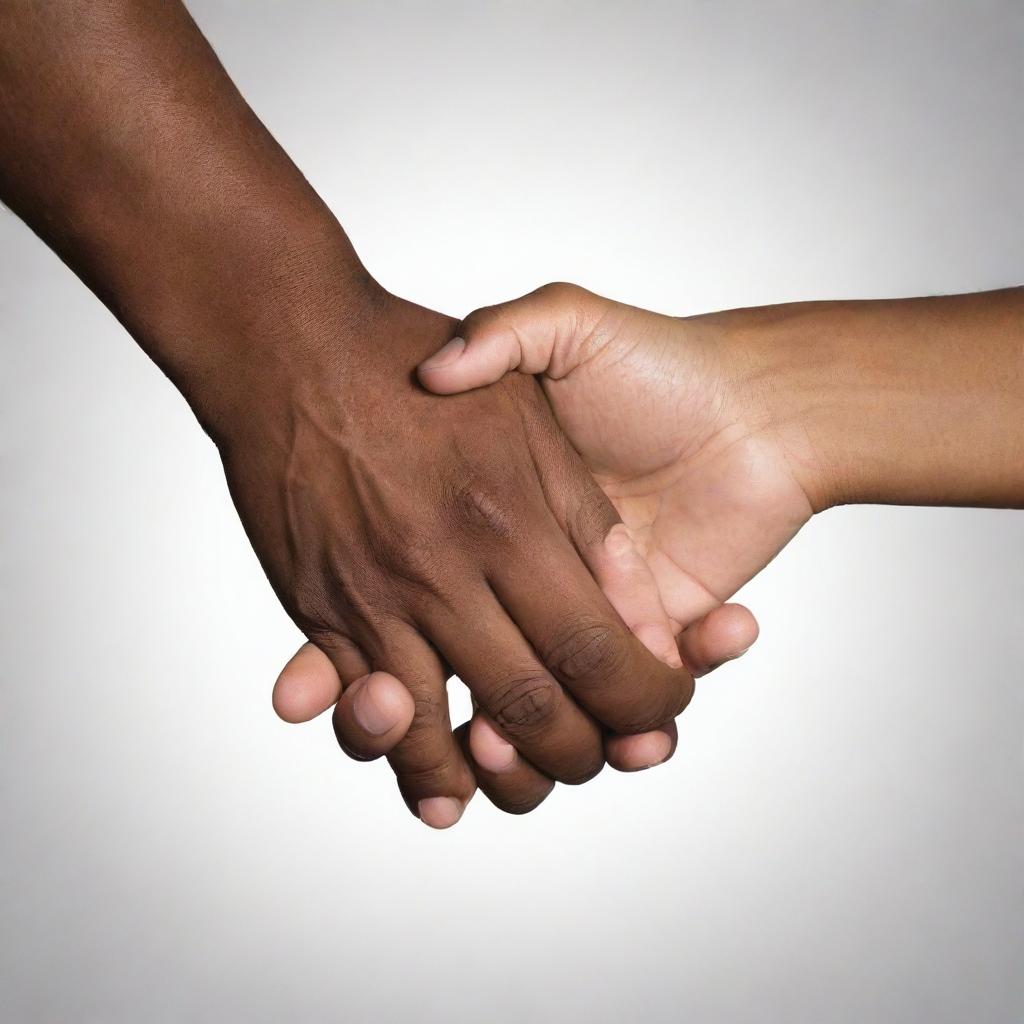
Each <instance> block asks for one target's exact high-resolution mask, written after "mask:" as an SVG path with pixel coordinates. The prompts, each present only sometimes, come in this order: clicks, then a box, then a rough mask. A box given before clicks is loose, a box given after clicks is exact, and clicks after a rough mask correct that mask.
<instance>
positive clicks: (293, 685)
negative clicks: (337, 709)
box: [271, 643, 341, 725]
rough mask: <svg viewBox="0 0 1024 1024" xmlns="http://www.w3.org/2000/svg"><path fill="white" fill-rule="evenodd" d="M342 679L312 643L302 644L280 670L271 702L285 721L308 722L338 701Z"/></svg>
mask: <svg viewBox="0 0 1024 1024" xmlns="http://www.w3.org/2000/svg"><path fill="white" fill-rule="evenodd" d="M340 696H341V680H340V679H339V677H338V673H337V671H336V670H335V668H334V666H333V665H332V664H331V661H330V659H329V658H328V657H327V656H326V655H325V654H324V653H323V651H321V650H320V649H319V648H317V647H314V646H313V645H312V644H309V643H307V644H303V645H302V647H300V648H299V649H298V651H296V652H295V654H293V655H292V657H291V658H290V659H289V661H288V663H287V664H286V665H285V666H284V668H283V669H281V674H280V675H279V676H278V677H277V681H276V682H275V683H274V690H273V694H272V696H271V702H272V704H273V707H274V711H275V713H276V714H277V716H278V718H280V719H281V720H282V721H284V722H288V723H290V724H293V725H298V724H300V723H302V722H309V721H311V720H312V719H314V718H316V717H317V716H318V715H321V714H323V713H324V712H325V711H326V710H327V709H328V708H330V707H332V706H333V705H334V704H336V703H337V702H338V698H339V697H340Z"/></svg>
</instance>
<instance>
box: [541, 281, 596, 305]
mask: <svg viewBox="0 0 1024 1024" xmlns="http://www.w3.org/2000/svg"><path fill="white" fill-rule="evenodd" d="M535 294H537V295H542V296H543V297H544V298H546V299H552V300H553V301H555V302H578V301H579V300H580V298H581V297H582V296H583V295H585V294H586V289H584V288H581V287H580V286H579V285H578V284H571V283H570V282H568V281H548V283H547V284H542V285H541V286H540V287H539V288H538V289H537V291H536V293H535Z"/></svg>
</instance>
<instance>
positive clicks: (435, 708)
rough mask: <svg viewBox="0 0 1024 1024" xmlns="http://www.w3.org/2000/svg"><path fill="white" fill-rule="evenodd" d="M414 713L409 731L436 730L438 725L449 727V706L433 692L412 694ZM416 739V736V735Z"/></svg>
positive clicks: (411, 732)
mask: <svg viewBox="0 0 1024 1024" xmlns="http://www.w3.org/2000/svg"><path fill="white" fill-rule="evenodd" d="M412 702H413V713H412V724H411V725H410V726H409V733H410V735H412V734H413V733H414V731H416V732H418V731H420V730H434V729H437V728H438V727H445V728H447V727H448V725H449V720H448V706H447V702H445V701H442V700H441V699H440V698H439V697H436V696H435V695H434V694H432V693H414V694H413V695H412ZM414 739H415V737H414Z"/></svg>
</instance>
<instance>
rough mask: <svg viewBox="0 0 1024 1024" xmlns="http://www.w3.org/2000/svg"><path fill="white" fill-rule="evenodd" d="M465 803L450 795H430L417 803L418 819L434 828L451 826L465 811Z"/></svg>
mask: <svg viewBox="0 0 1024 1024" xmlns="http://www.w3.org/2000/svg"><path fill="white" fill-rule="evenodd" d="M465 809H466V807H465V804H463V803H462V801H461V800H456V799H455V797H452V796H430V797H425V798H424V799H422V800H420V802H419V803H418V804H417V811H418V813H419V818H420V821H422V822H423V824H424V825H427V826H429V827H430V828H434V829H446V828H451V827H452V825H455V824H457V823H458V821H459V819H460V818H461V817H462V814H463V811H465Z"/></svg>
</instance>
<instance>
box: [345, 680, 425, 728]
mask: <svg viewBox="0 0 1024 1024" xmlns="http://www.w3.org/2000/svg"><path fill="white" fill-rule="evenodd" d="M352 690H353V694H352V716H353V718H355V720H356V724H357V725H358V726H359V727H360V728H361V729H362V730H363V731H364V732H366V733H367V734H368V735H370V736H375V737H379V736H385V735H387V734H388V733H389V732H394V731H395V730H399V729H400V730H401V732H402V735H405V732H406V731H407V730H408V728H409V726H410V725H411V724H412V720H413V716H414V714H415V712H416V704H415V701H414V700H413V699H412V694H411V693H409V691H408V690H407V689H406V688H405V686H403V685H402V683H401V681H400V680H399V679H397V678H395V676H393V675H391V673H390V672H371V673H370V674H369V675H368V676H366V677H364V678H363V679H360V680H357V681H356V682H355V683H353V684H352Z"/></svg>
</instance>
